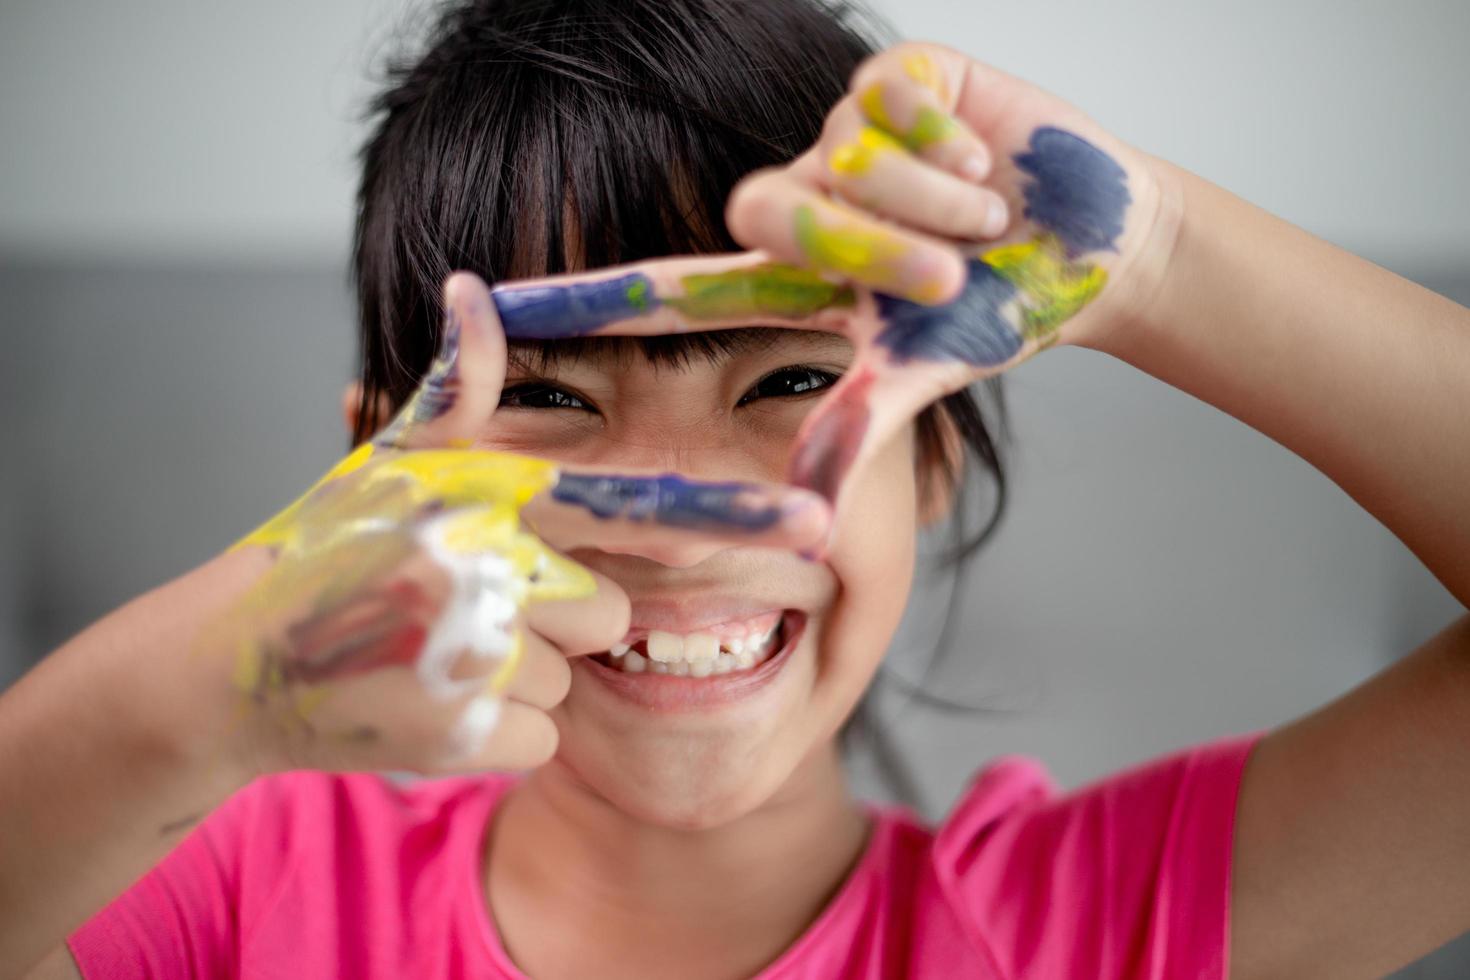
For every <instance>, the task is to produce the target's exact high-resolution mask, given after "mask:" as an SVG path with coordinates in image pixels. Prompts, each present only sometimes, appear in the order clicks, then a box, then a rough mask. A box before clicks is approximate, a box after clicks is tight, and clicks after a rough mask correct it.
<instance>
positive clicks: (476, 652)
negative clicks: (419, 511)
mask: <svg viewBox="0 0 1470 980" xmlns="http://www.w3.org/2000/svg"><path fill="white" fill-rule="evenodd" d="M465 514H466V511H463V510H460V511H451V512H449V513H446V514H442V515H440V516H439V517H436V518H434V519H433V520H431V521H429V522H428V523H427V524H425V525H424V527H423V528H421V529H420V531H419V541H420V542H421V543H422V545H423V547H424V550H425V551H426V552H427V553H428V555H429V557H430V558H432V559H433V560H434V561H435V563H437V564H438V565H439V566H440V567H441V568H443V569H444V571H445V572H446V573H447V574H448V575H449V578H450V582H451V585H450V594H449V598H448V600H447V601H446V602H445V604H444V608H443V609H442V610H441V611H440V613H439V619H438V620H437V621H436V622H435V623H434V626H433V628H432V629H431V630H430V631H429V635H428V636H427V637H426V638H425V639H424V648H423V650H421V651H420V652H419V658H418V665H417V673H418V677H419V680H420V681H421V682H422V683H423V685H424V689H425V690H426V691H428V692H429V696H430V697H433V698H437V699H438V700H441V701H452V700H454V699H456V698H458V697H461V696H463V695H464V694H466V693H467V692H470V691H473V690H475V689H477V688H481V687H484V685H485V678H484V677H474V678H468V679H463V680H456V679H454V678H453V677H451V676H450V671H451V670H452V669H453V668H454V663H455V661H456V660H457V659H458V658H459V657H460V655H461V654H463V653H465V652H467V651H468V652H469V653H470V654H471V655H473V656H475V657H476V658H477V659H482V660H484V659H496V660H498V659H500V658H502V657H504V656H506V655H507V654H508V653H509V652H510V651H511V648H512V645H513V643H514V637H513V635H512V630H513V629H514V625H513V624H514V620H515V614H516V608H517V602H518V601H519V600H520V599H521V598H522V597H523V593H524V589H523V587H522V586H521V584H520V582H519V581H518V580H517V578H516V575H515V570H514V569H513V568H511V564H510V562H509V561H507V560H506V559H505V558H503V557H501V556H499V555H495V554H489V553H484V552H481V553H469V554H467V553H465V552H462V551H459V550H456V549H455V548H452V547H450V546H449V545H448V544H447V543H446V537H447V535H448V533H449V531H450V529H451V528H452V527H453V525H454V524H455V523H456V522H458V521H461V520H463V519H464V517H465Z"/></svg>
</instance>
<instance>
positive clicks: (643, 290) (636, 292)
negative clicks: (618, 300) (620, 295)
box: [624, 278, 649, 313]
mask: <svg viewBox="0 0 1470 980" xmlns="http://www.w3.org/2000/svg"><path fill="white" fill-rule="evenodd" d="M624 295H626V296H627V298H628V305H629V306H631V307H633V309H635V310H637V311H638V312H640V313H647V312H648V299H649V296H648V280H647V279H641V278H640V279H637V280H635V281H634V282H633V284H632V285H630V286H629V287H628V289H627V291H626V293H625V294H624Z"/></svg>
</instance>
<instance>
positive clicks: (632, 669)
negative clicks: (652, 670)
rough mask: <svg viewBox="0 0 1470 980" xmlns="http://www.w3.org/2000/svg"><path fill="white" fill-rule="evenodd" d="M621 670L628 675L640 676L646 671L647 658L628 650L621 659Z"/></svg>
mask: <svg viewBox="0 0 1470 980" xmlns="http://www.w3.org/2000/svg"><path fill="white" fill-rule="evenodd" d="M623 669H624V670H626V671H627V672H628V673H630V674H641V673H643V672H644V671H645V670H647V669H648V658H647V657H645V656H643V654H641V653H639V652H638V651H637V650H629V651H628V655H627V656H626V657H624V658H623Z"/></svg>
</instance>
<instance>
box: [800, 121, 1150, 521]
mask: <svg viewBox="0 0 1470 980" xmlns="http://www.w3.org/2000/svg"><path fill="white" fill-rule="evenodd" d="M1015 162H1016V165H1017V167H1018V168H1019V170H1020V171H1021V173H1023V174H1024V175H1025V176H1026V181H1025V183H1024V186H1023V187H1022V193H1023V194H1024V197H1025V200H1026V208H1025V215H1026V217H1027V218H1028V219H1029V220H1030V221H1031V222H1032V224H1033V226H1034V227H1035V228H1036V229H1037V231H1036V234H1034V235H1033V237H1032V238H1031V239H1030V240H1029V241H1025V242H1019V243H1015V244H1011V245H1004V246H1000V247H996V248H991V249H988V250H986V251H984V252H982V253H980V254H979V255H978V256H976V257H974V258H972V259H970V260H969V262H968V266H967V275H966V281H965V285H964V288H963V289H962V291H961V293H960V295H959V297H958V298H957V299H955V300H954V301H953V302H951V303H947V304H944V305H939V306H933V305H925V304H921V303H915V302H911V301H909V300H906V299H899V298H896V297H890V296H881V295H880V296H878V297H877V310H878V320H879V322H880V324H881V328H880V329H879V331H878V332H877V334H876V336H875V338H874V342H873V345H872V346H871V347H868V348H865V349H863V350H861V351H860V352H859V355H858V359H857V361H856V362H855V363H854V367H853V371H852V372H850V373H855V372H858V371H859V370H861V371H862V372H863V377H865V378H866V379H867V380H866V381H865V383H863V384H862V385H861V386H857V385H847V384H843V385H839V387H838V390H836V391H834V392H833V394H832V395H831V396H829V397H828V398H827V399H826V400H824V401H823V402H822V403H821V404H819V405H818V406H817V408H816V410H815V411H813V413H812V414H811V415H810V416H808V418H807V420H806V422H805V423H804V425H803V427H802V430H801V432H800V433H799V434H798V436H797V447H796V449H795V451H794V452H793V454H792V465H791V470H790V474H789V475H790V479H791V481H792V483H793V484H795V485H796V486H806V487H810V488H812V489H814V490H816V491H818V492H819V493H821V494H823V495H824V496H825V497H826V498H827V499H828V500H832V501H835V500H836V497H837V494H838V492H839V490H840V488H841V485H842V481H843V479H844V477H845V475H846V473H847V472H848V471H849V470H850V469H851V468H852V467H853V466H854V465H857V464H858V462H859V460H860V458H861V457H862V455H863V453H864V452H865V451H871V448H872V447H873V446H874V445H876V444H877V443H878V442H881V440H882V439H884V438H887V437H888V436H890V435H891V434H892V431H893V428H894V427H895V426H897V425H899V424H902V423H903V422H906V421H907V420H908V419H909V418H911V417H912V415H913V413H915V412H917V411H919V410H921V409H922V408H923V407H924V406H925V405H927V404H929V403H931V402H932V401H934V400H935V398H936V397H938V396H939V395H942V394H944V393H947V392H949V391H954V390H956V389H957V388H959V387H962V386H963V385H964V384H965V383H967V381H969V380H974V379H976V378H979V377H983V376H984V375H986V374H992V373H994V372H995V371H996V370H998V369H1001V368H1003V367H1004V366H1006V365H1008V364H1010V363H1012V362H1015V361H1016V360H1017V359H1018V358H1024V357H1027V356H1030V354H1032V353H1035V352H1036V351H1037V350H1039V349H1042V348H1045V347H1047V346H1049V345H1051V344H1052V343H1055V341H1056V339H1057V336H1058V330H1059V328H1060V327H1061V325H1062V324H1063V323H1065V322H1066V321H1067V320H1069V319H1070V318H1071V317H1073V316H1075V315H1076V314H1077V313H1078V312H1079V311H1081V310H1082V309H1083V308H1084V307H1085V306H1086V305H1087V304H1088V303H1090V302H1092V301H1093V300H1094V299H1096V298H1097V296H1098V295H1099V294H1100V293H1101V292H1102V291H1103V289H1104V287H1105V286H1106V284H1107V278H1108V277H1107V270H1106V269H1105V268H1103V267H1102V266H1100V265H1098V264H1096V263H1095V262H1091V261H1088V260H1087V258H1086V256H1087V255H1089V254H1091V253H1096V252H1104V251H1116V250H1117V241H1118V238H1119V236H1121V234H1122V232H1123V226H1124V219H1125V216H1126V212H1127V209H1128V207H1129V205H1130V203H1131V197H1130V195H1129V193H1128V187H1127V174H1126V173H1125V172H1124V170H1123V169H1122V167H1120V166H1119V165H1118V164H1117V162H1116V161H1114V160H1113V159H1112V158H1111V157H1110V156H1108V155H1107V154H1106V153H1104V152H1103V151H1102V150H1100V149H1098V148H1097V147H1095V146H1093V145H1092V144H1091V143H1089V142H1087V141H1086V140H1084V139H1082V138H1081V137H1079V136H1076V135H1075V134H1073V133H1069V132H1066V131H1064V130H1061V129H1057V128H1054V127H1041V128H1038V129H1037V130H1036V131H1035V132H1033V133H1032V135H1031V139H1030V145H1029V147H1028V149H1027V150H1026V151H1025V152H1023V153H1020V154H1017V155H1016V157H1015ZM956 366H959V367H960V368H962V370H960V371H956V370H955V368H956ZM899 375H903V376H906V377H907V378H908V382H907V384H903V385H899V384H895V383H894V381H895V378H896V377H897V376H899ZM874 377H877V378H880V379H882V380H883V381H884V382H885V383H883V384H881V385H877V386H876V388H875V386H874V384H873V378H874ZM870 389H874V392H876V391H878V390H881V391H882V392H883V393H882V394H877V393H874V392H870ZM895 392H898V393H901V394H900V395H895ZM896 398H897V399H898V400H903V401H905V403H903V404H898V403H897V402H896V401H895V399H896ZM860 402H861V404H859V403H860ZM880 402H881V404H880Z"/></svg>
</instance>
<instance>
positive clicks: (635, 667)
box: [576, 609, 807, 710]
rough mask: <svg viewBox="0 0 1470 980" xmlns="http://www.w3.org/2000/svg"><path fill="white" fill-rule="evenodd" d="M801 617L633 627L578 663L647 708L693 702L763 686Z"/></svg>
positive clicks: (787, 650)
mask: <svg viewBox="0 0 1470 980" xmlns="http://www.w3.org/2000/svg"><path fill="white" fill-rule="evenodd" d="M806 623H807V615H806V613H804V612H801V611H800V610H796V609H785V610H773V611H771V612H767V613H762V614H760V615H758V616H753V617H750V618H748V619H744V620H740V621H736V622H729V623H720V624H717V625H715V626H708V627H704V628H702V629H700V630H699V631H697V632H693V633H685V634H679V633H670V632H666V631H663V630H646V631H645V630H636V629H635V630H633V631H630V632H629V634H628V635H627V636H626V637H625V638H624V642H622V643H618V644H615V645H614V646H613V649H611V650H609V651H607V652H606V653H598V654H593V655H591V656H589V657H579V658H577V661H576V662H577V663H578V664H584V665H585V666H586V669H588V670H589V671H590V672H591V673H592V674H594V675H595V676H596V677H597V679H598V680H599V681H601V682H602V683H604V684H605V685H607V686H608V687H611V688H612V689H613V690H614V692H615V693H617V694H620V695H622V696H623V697H625V698H627V699H629V700H632V701H636V702H639V703H641V704H643V705H644V706H646V707H653V708H660V709H665V710H677V709H679V708H693V707H698V706H703V705H709V704H714V703H719V702H723V701H730V700H735V699H738V698H742V697H745V696H747V695H749V694H751V693H753V692H754V691H756V690H758V689H759V688H761V687H763V686H764V685H765V684H766V683H768V682H769V681H770V680H771V679H772V678H774V677H775V675H776V674H777V673H778V672H779V671H780V670H781V667H782V666H783V665H784V664H785V662H786V661H787V660H788V659H789V658H790V655H791V651H792V650H793V649H794V648H795V647H796V645H797V642H798V641H799V640H800V639H801V636H802V634H803V633H804V632H805V629H806Z"/></svg>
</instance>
